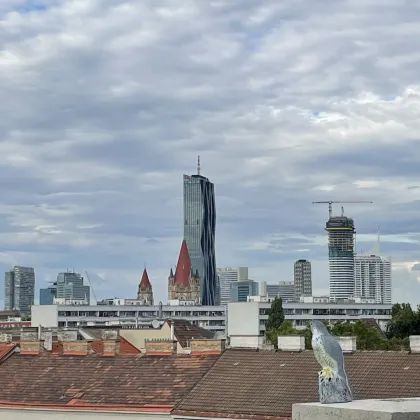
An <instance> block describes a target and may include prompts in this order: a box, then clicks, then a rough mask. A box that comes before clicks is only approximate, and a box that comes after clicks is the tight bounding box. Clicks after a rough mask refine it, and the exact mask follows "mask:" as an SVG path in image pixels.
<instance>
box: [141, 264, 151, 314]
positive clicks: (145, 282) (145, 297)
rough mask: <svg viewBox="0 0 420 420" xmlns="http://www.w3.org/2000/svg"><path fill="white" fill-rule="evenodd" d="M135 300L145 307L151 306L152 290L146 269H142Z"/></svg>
mask: <svg viewBox="0 0 420 420" xmlns="http://www.w3.org/2000/svg"><path fill="white" fill-rule="evenodd" d="M137 300H142V301H143V302H144V305H147V306H151V305H153V290H152V285H151V284H150V280H149V276H148V274H147V270H146V269H144V271H143V275H142V276H141V281H140V284H139V288H138V291H137Z"/></svg>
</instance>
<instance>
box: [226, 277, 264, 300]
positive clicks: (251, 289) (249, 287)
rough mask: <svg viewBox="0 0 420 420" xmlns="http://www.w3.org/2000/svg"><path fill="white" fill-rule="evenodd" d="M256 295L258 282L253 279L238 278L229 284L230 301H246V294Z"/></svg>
mask: <svg viewBox="0 0 420 420" xmlns="http://www.w3.org/2000/svg"><path fill="white" fill-rule="evenodd" d="M257 295H258V283H257V282H256V281H254V280H240V281H235V282H232V283H231V284H230V302H246V301H247V299H248V296H257Z"/></svg>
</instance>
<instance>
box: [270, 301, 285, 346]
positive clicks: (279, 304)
mask: <svg viewBox="0 0 420 420" xmlns="http://www.w3.org/2000/svg"><path fill="white" fill-rule="evenodd" d="M283 322H284V311H283V301H282V299H281V297H276V298H274V300H273V302H272V303H271V307H270V309H269V310H268V319H267V322H266V323H265V335H266V338H267V340H268V341H270V342H271V344H273V345H274V347H275V348H277V337H278V335H279V329H280V327H281V325H282V324H283Z"/></svg>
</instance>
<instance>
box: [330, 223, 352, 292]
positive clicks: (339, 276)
mask: <svg viewBox="0 0 420 420" xmlns="http://www.w3.org/2000/svg"><path fill="white" fill-rule="evenodd" d="M325 230H326V231H327V232H328V259H329V265H330V297H331V298H333V299H348V298H350V297H353V295H354V233H355V229H354V221H353V219H351V218H349V217H346V216H344V215H341V216H336V217H330V219H329V220H328V222H327V225H326V227H325Z"/></svg>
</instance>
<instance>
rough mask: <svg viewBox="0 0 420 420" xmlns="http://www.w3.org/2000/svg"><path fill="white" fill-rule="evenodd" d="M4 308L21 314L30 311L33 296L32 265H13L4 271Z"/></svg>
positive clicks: (33, 272) (33, 279) (33, 273)
mask: <svg viewBox="0 0 420 420" xmlns="http://www.w3.org/2000/svg"><path fill="white" fill-rule="evenodd" d="M4 283H5V296H4V301H5V309H7V310H12V309H15V310H17V311H20V312H21V314H23V315H29V314H30V313H31V306H32V305H33V304H34V296H35V271H34V269H33V268H32V267H20V266H14V267H13V268H12V269H11V270H10V271H8V272H6V273H5V282H4Z"/></svg>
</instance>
